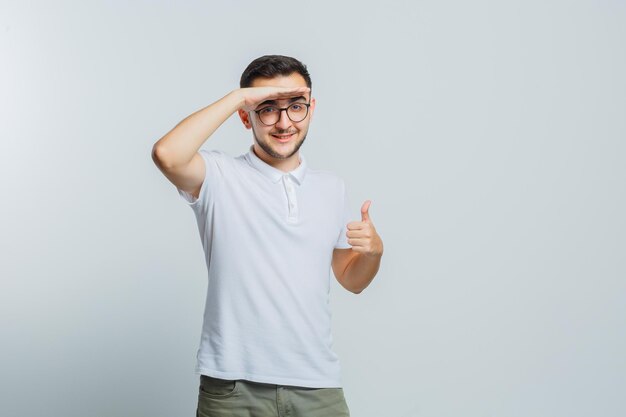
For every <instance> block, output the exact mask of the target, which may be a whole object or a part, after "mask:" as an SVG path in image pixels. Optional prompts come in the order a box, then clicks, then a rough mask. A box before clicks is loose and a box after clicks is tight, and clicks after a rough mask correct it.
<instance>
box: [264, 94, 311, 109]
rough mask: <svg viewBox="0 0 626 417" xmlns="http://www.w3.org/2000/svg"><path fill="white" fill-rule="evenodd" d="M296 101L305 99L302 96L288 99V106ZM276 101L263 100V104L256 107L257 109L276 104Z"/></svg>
mask: <svg viewBox="0 0 626 417" xmlns="http://www.w3.org/2000/svg"><path fill="white" fill-rule="evenodd" d="M298 100H306V97H304V96H300V97H292V98H290V99H289V104H291V103H293V102H294V101H298ZM276 103H277V101H276V100H265V101H264V102H263V103H261V104H259V105H258V106H256V107H257V109H258V108H259V107H261V106H263V105H265V104H276Z"/></svg>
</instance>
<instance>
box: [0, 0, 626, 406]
mask: <svg viewBox="0 0 626 417" xmlns="http://www.w3.org/2000/svg"><path fill="white" fill-rule="evenodd" d="M625 18H626V6H625V4H624V2H622V1H617V0H615V1H608V0H605V1H601V0H593V1H592V0H589V1H571V0H569V1H565V0H564V1H554V0H550V1H546V0H541V1H536V0H534V1H528V0H523V1H522V0H519V1H495V0H494V1H473V2H467V1H441V0H440V1H402V2H399V1H396V2H385V3H384V4H383V2H365V3H364V2H362V1H359V2H356V1H351V2H339V1H333V2H320V1H315V2H272V1H265V2H254V3H253V2H248V3H244V2H241V1H231V2H226V1H224V2H186V3H183V2H179V3H178V4H175V2H148V1H142V2H138V1H135V2H127V1H124V2H122V1H117V2H113V1H108V2H105V1H101V2H79V1H76V2H56V3H55V4H52V2H44V1H39V2H18V1H15V2H12V3H6V2H2V5H1V6H0V48H1V50H0V55H1V57H2V58H1V59H2V65H1V66H0V75H1V76H0V91H1V93H0V105H1V109H0V110H1V111H0V124H1V125H0V126H1V128H0V131H1V136H2V140H1V142H0V185H1V190H0V191H1V193H2V205H1V206H0V210H1V213H0V214H1V217H0V226H1V230H2V232H1V234H0V245H1V247H0V253H1V256H2V262H1V264H0V268H1V269H0V273H1V277H2V280H1V283H2V284H1V285H2V287H1V288H0V323H1V326H2V327H1V332H2V335H1V343H0V361H1V363H0V368H1V371H0V378H1V379H0V396H1V398H0V404H1V405H0V407H1V409H0V414H2V415H3V416H6V417H10V416H20V417H26V416H42V415H45V416H59V417H61V416H63V417H74V416H81V417H83V416H94V417H100V416H103V417H104V416H107V417H108V416H115V417H118V416H133V417H135V416H146V417H147V416H150V417H157V416H163V417H170V416H192V415H195V407H196V401H197V388H198V379H197V377H196V376H195V375H194V373H193V367H194V365H195V354H196V350H197V347H198V343H199V336H200V330H201V323H202V321H201V320H202V312H203V308H204V297H205V291H206V267H205V264H204V260H203V256H202V249H201V245H200V240H199V237H198V231H197V228H196V224H195V220H194V217H193V213H192V211H191V210H190V209H189V208H188V207H187V206H186V205H185V203H184V202H183V200H182V199H181V198H180V197H179V196H178V194H177V192H176V190H175V188H174V187H173V186H172V185H171V184H170V183H169V182H168V181H167V179H166V178H165V177H164V176H163V175H162V174H161V173H160V172H159V171H158V169H157V168H156V166H155V165H154V164H153V162H152V160H151V158H150V151H151V148H152V145H153V144H154V142H156V141H157V140H158V139H159V138H160V137H162V136H163V135H164V134H165V133H167V132H168V131H169V130H170V129H171V128H173V127H174V126H175V125H176V124H177V123H178V122H179V121H181V120H182V119H183V118H184V117H186V116H187V115H189V114H191V113H193V112H194V111H196V110H198V109H200V108H202V107H204V106H206V105H208V104H210V103H212V102H214V101H216V100H217V99H219V98H221V97H222V96H224V95H225V94H226V93H228V92H229V91H231V90H232V89H234V88H237V87H238V80H239V77H240V75H241V72H242V71H243V69H244V68H245V66H246V65H247V64H248V63H249V62H250V61H251V60H252V59H254V58H256V57H258V56H260V55H264V54H270V53H279V54H286V55H292V56H295V57H297V58H299V59H301V60H302V61H303V62H304V63H305V64H306V65H307V66H308V68H309V70H310V72H311V75H312V78H313V95H314V96H315V97H316V98H317V109H316V114H315V118H314V120H313V123H312V125H311V129H310V132H309V136H308V138H307V141H306V143H305V145H304V146H303V148H302V152H303V154H304V155H305V156H306V157H307V158H308V160H309V162H310V164H311V166H313V167H315V168H319V169H329V170H332V171H334V172H336V173H337V174H339V175H341V176H342V177H344V179H345V180H346V183H347V186H348V187H349V190H348V191H349V194H350V199H351V206H352V211H353V213H354V219H355V220H359V219H360V215H359V208H360V206H361V204H362V203H363V202H364V201H365V200H367V199H371V200H372V205H371V210H370V215H371V218H372V221H373V222H374V224H375V226H376V228H377V230H378V232H379V233H380V235H381V236H382V238H383V239H384V244H385V253H384V256H383V262H382V267H381V269H380V271H379V273H378V276H377V277H376V278H375V279H374V281H373V282H372V284H371V285H370V286H369V287H368V288H367V289H366V290H365V291H364V292H363V293H362V294H360V295H354V294H351V293H349V292H347V291H345V290H343V288H341V287H340V286H339V284H338V283H337V282H336V281H334V280H333V287H332V308H333V334H334V337H335V345H334V348H335V350H336V351H337V353H338V354H339V357H340V359H341V361H342V369H343V381H344V390H345V395H346V398H347V400H348V403H349V406H350V409H351V412H352V415H353V416H354V417H380V416H394V417H409V416H411V417H412V416H416V417H417V416H419V417H421V416H424V417H426V416H428V417H448V416H450V417H456V416H464V417H496V416H498V417H500V416H502V417H504V416H506V417H517V416H525V417H544V416H545V417H553V416H563V417H565V416H567V417H573V416H585V417H588V416H603V417H611V416H616V417H617V416H623V415H625V414H626V399H625V398H626V397H625V396H624V393H625V392H626V353H625V352H626V336H625V330H626V282H625V277H626V260H625V253H626V250H625V249H626V239H625V234H626V224H625V220H624V213H625V212H626V196H625V191H626V184H625V179H626V165H625V164H624V159H625V157H626V146H625V144H624V140H625V139H626V123H625V117H624V116H625V115H626V83H625V81H624V74H626V52H625V51H626V47H625V42H624V41H625V36H626V30H625V29H624V28H625V26H626V25H625ZM251 143H252V136H251V133H250V131H247V130H245V129H244V128H243V125H242V124H241V122H240V121H239V119H238V117H237V116H236V115H235V116H233V117H231V118H230V119H229V120H228V121H227V122H226V123H225V124H224V125H223V126H222V127H221V128H220V129H219V130H218V131H217V133H216V134H215V135H214V136H213V137H211V138H210V139H209V141H208V142H207V143H206V144H205V145H204V147H205V148H208V149H222V150H224V151H226V152H227V153H229V154H230V155H232V156H236V155H239V154H241V153H243V152H246V151H247V147H248V146H249V145H250V144H251Z"/></svg>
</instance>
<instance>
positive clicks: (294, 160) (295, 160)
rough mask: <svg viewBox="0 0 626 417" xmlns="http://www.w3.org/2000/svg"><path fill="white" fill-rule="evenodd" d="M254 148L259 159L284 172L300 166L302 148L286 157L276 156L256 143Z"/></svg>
mask: <svg viewBox="0 0 626 417" xmlns="http://www.w3.org/2000/svg"><path fill="white" fill-rule="evenodd" d="M252 150H253V152H254V154H255V155H256V156H258V157H259V159H261V160H262V161H263V162H265V163H266V164H268V165H270V166H272V167H274V168H276V169H279V170H281V171H283V172H290V171H293V170H294V169H296V168H298V166H300V162H301V160H300V150H298V151H297V152H296V153H294V154H293V155H291V156H290V157H289V158H286V159H282V158H274V157H273V156H271V155H269V154H268V153H267V152H265V151H264V150H263V148H261V147H260V146H259V145H258V144H256V143H255V144H254V145H253V147H252Z"/></svg>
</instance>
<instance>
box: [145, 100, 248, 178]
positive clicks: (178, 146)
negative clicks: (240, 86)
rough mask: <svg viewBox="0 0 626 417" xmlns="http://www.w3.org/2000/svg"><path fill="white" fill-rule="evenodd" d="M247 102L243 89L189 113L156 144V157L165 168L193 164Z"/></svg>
mask: <svg viewBox="0 0 626 417" xmlns="http://www.w3.org/2000/svg"><path fill="white" fill-rule="evenodd" d="M242 104H243V97H242V95H241V94H240V91H239V90H233V91H231V92H230V93H228V94H227V95H225V96H224V97H222V98H221V99H219V100H218V101H216V102H215V103H213V104H210V105H208V106H207V107H205V108H203V109H200V110H198V111H197V112H195V113H193V114H191V115H189V116H187V117H186V118H185V119H183V120H182V121H181V122H180V123H178V124H177V125H176V126H175V127H174V128H173V129H172V130H170V131H169V132H168V133H167V134H166V135H165V136H163V137H162V138H161V139H159V140H158V141H157V142H156V143H155V144H154V146H153V147H152V155H153V158H154V159H155V160H158V161H159V163H160V164H162V165H163V166H165V167H176V166H181V165H184V164H187V163H189V161H191V159H192V158H193V156H194V155H195V154H196V152H198V150H199V149H200V147H201V146H202V144H203V143H204V142H206V140H207V139H208V138H209V137H210V136H211V135H212V134H213V132H215V131H216V130H217V128H218V127H220V126H221V125H222V123H224V122H225V121H226V120H227V119H228V118H229V117H230V116H231V115H232V114H233V113H234V112H236V111H237V110H238V109H239V108H240V107H241V106H242Z"/></svg>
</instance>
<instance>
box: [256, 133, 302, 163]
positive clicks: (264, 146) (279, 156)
mask: <svg viewBox="0 0 626 417" xmlns="http://www.w3.org/2000/svg"><path fill="white" fill-rule="evenodd" d="M252 133H253V135H254V140H255V141H256V143H258V144H259V146H260V147H261V149H263V150H264V151H265V153H267V154H268V155H270V156H271V157H272V158H276V159H287V158H290V157H291V156H293V155H294V154H295V153H296V152H298V150H299V149H300V147H301V146H302V144H303V143H304V141H305V140H306V136H307V134H308V129H307V132H305V133H304V136H303V137H302V140H301V141H300V142H298V143H296V146H295V147H294V148H293V151H291V152H290V153H289V155H282V154H280V153H278V152H276V151H275V150H274V149H273V148H272V146H271V145H270V144H269V143H268V142H266V141H262V140H259V137H258V136H257V134H256V132H255V131H254V129H253V131H252Z"/></svg>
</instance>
